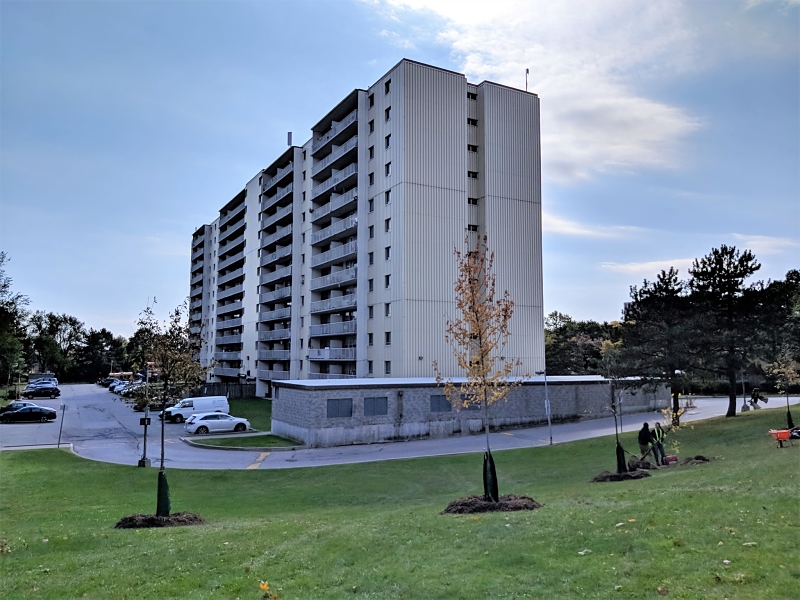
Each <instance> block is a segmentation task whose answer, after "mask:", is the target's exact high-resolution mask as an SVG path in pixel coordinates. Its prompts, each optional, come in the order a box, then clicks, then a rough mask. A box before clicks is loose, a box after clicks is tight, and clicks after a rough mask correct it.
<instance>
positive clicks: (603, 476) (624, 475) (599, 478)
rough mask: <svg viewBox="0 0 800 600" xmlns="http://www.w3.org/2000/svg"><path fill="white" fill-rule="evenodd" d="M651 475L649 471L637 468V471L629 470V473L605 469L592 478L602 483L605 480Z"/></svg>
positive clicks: (594, 481)
mask: <svg viewBox="0 0 800 600" xmlns="http://www.w3.org/2000/svg"><path fill="white" fill-rule="evenodd" d="M644 477H650V473H648V472H647V471H641V470H639V469H636V470H635V471H628V472H627V473H612V472H611V471H603V472H602V473H600V475H598V476H597V477H595V478H594V479H592V483H601V482H605V481H630V480H631V479H643V478H644Z"/></svg>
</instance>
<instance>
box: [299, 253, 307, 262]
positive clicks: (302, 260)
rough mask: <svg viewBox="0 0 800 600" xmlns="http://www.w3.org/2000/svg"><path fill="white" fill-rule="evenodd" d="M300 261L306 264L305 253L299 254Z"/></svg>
mask: <svg viewBox="0 0 800 600" xmlns="http://www.w3.org/2000/svg"><path fill="white" fill-rule="evenodd" d="M300 262H301V263H302V264H306V255H305V254H301V255H300Z"/></svg>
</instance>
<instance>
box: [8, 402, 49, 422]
mask: <svg viewBox="0 0 800 600" xmlns="http://www.w3.org/2000/svg"><path fill="white" fill-rule="evenodd" d="M55 418H56V411H54V410H53V409H52V408H45V407H44V406H26V407H25V408H20V409H19V410H15V411H12V412H7V413H3V415H2V417H0V421H2V422H3V423H19V422H20V421H39V422H40V423H47V421H52V420H54V419H55Z"/></svg>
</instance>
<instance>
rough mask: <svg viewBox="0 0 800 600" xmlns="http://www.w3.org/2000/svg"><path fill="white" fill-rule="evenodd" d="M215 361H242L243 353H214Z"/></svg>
mask: <svg viewBox="0 0 800 600" xmlns="http://www.w3.org/2000/svg"><path fill="white" fill-rule="evenodd" d="M214 360H225V361H231V360H242V353H241V352H215V353H214Z"/></svg>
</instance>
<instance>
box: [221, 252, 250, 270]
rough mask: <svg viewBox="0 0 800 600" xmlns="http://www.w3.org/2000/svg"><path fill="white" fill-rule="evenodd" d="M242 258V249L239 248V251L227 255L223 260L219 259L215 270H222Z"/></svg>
mask: <svg viewBox="0 0 800 600" xmlns="http://www.w3.org/2000/svg"><path fill="white" fill-rule="evenodd" d="M243 258H244V249H242V250H239V252H237V253H236V254H234V255H233V256H229V257H228V258H226V259H225V260H222V261H220V262H219V263H218V264H217V271H224V270H225V269H227V268H228V267H229V266H231V265H232V264H234V263H235V262H237V261H240V260H242V259H243Z"/></svg>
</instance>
